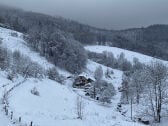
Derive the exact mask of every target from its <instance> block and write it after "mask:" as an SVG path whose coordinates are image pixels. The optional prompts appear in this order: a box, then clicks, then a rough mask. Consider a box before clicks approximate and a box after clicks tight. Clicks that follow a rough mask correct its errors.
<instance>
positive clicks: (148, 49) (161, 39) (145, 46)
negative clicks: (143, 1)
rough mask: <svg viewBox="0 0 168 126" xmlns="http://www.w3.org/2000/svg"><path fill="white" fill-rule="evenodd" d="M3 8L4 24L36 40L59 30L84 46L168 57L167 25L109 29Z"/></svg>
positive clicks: (0, 12) (1, 14) (2, 18)
mask: <svg viewBox="0 0 168 126" xmlns="http://www.w3.org/2000/svg"><path fill="white" fill-rule="evenodd" d="M0 10H1V11H0V16H1V17H0V19H1V20H0V21H1V22H2V23H3V22H4V23H5V24H7V25H8V26H9V27H10V28H12V29H14V30H17V31H20V32H23V33H26V34H29V35H30V36H31V35H32V36H33V37H34V39H37V36H40V34H44V35H45V36H47V37H48V36H49V35H51V33H52V34H53V33H55V34H56V33H58V32H59V34H61V35H62V37H64V39H66V40H68V39H69V38H70V39H71V40H73V41H76V42H77V43H81V44H83V45H93V44H99V45H108V46H115V47H119V48H124V49H128V50H132V51H137V52H140V53H143V54H146V55H150V56H153V57H156V58H161V59H164V60H167V59H168V55H167V54H168V51H167V47H168V44H167V42H168V36H167V33H168V25H162V24H156V25H151V26H149V27H143V28H132V29H126V30H106V29H100V28H95V27H92V26H89V25H84V24H81V23H78V22H76V21H72V20H69V19H65V18H62V17H53V16H49V15H45V14H40V13H34V12H28V11H23V10H20V9H15V8H10V7H6V6H1V8H0ZM35 31H37V32H35ZM39 31H40V32H39ZM34 33H36V34H37V35H35V34H34ZM47 34H48V35H47ZM33 37H32V38H33ZM41 37H42V36H41ZM45 38H46V37H45ZM38 39H40V40H41V39H42V38H38ZM43 39H44V36H43ZM54 39H55V38H54ZM57 39H58V38H57ZM58 41H59V40H58Z"/></svg>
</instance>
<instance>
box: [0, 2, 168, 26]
mask: <svg viewBox="0 0 168 126" xmlns="http://www.w3.org/2000/svg"><path fill="white" fill-rule="evenodd" d="M0 3H2V4H6V5H9V6H15V7H19V8H22V9H25V10H28V11H35V12H40V13H45V14H50V15H58V16H62V17H66V18H69V19H73V20H77V21H79V22H81V23H84V24H89V25H92V26H96V27H99V28H106V29H126V28H132V27H142V26H148V25H151V24H166V23H167V22H168V17H167V12H168V1H167V0H136V1H135V0H0Z"/></svg>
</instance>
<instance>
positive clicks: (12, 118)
mask: <svg viewBox="0 0 168 126" xmlns="http://www.w3.org/2000/svg"><path fill="white" fill-rule="evenodd" d="M12 119H13V112H11V120H12Z"/></svg>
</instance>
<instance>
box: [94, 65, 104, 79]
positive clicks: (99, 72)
mask: <svg viewBox="0 0 168 126" xmlns="http://www.w3.org/2000/svg"><path fill="white" fill-rule="evenodd" d="M102 77H103V69H102V67H101V66H99V67H97V68H96V70H95V72H94V78H95V79H96V80H97V81H99V80H101V79H102Z"/></svg>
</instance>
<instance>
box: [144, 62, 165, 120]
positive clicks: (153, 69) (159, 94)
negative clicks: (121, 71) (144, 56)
mask: <svg viewBox="0 0 168 126" xmlns="http://www.w3.org/2000/svg"><path fill="white" fill-rule="evenodd" d="M145 71H146V77H147V87H148V96H149V101H150V109H151V111H152V115H153V118H154V120H155V121H156V122H160V121H161V120H160V119H161V112H162V109H163V104H164V103H165V100H167V95H166V94H167V81H166V80H167V67H166V66H165V65H164V64H163V63H162V62H158V61H155V62H152V63H151V64H150V65H148V66H147V67H146V69H145Z"/></svg>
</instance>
